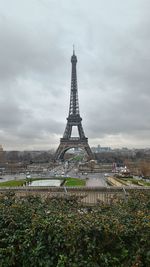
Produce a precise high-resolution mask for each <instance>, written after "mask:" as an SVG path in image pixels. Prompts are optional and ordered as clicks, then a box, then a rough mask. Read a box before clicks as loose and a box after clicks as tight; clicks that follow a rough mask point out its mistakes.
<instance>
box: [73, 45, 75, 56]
mask: <svg viewBox="0 0 150 267" xmlns="http://www.w3.org/2000/svg"><path fill="white" fill-rule="evenodd" d="M73 55H75V45H74V44H73Z"/></svg>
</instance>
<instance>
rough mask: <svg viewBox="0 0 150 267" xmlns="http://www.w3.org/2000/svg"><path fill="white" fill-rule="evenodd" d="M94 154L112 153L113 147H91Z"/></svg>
mask: <svg viewBox="0 0 150 267" xmlns="http://www.w3.org/2000/svg"><path fill="white" fill-rule="evenodd" d="M91 150H92V152H94V153H102V152H110V151H111V150H112V149H111V147H107V146H104V147H103V146H100V145H98V146H97V147H91Z"/></svg>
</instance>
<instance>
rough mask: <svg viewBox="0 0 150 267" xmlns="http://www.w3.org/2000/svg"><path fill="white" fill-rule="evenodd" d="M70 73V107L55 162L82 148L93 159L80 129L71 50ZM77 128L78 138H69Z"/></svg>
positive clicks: (73, 56) (75, 78)
mask: <svg viewBox="0 0 150 267" xmlns="http://www.w3.org/2000/svg"><path fill="white" fill-rule="evenodd" d="M71 63H72V73H71V94H70V107H69V116H68V118H67V125H66V128H65V132H64V135H63V138H61V139H60V144H59V146H58V148H57V150H56V153H55V160H57V159H61V160H63V158H64V154H65V152H66V151H67V150H69V149H70V148H82V149H84V150H85V151H86V153H87V155H88V157H89V159H93V158H94V157H93V154H92V151H91V149H90V146H89V144H88V138H87V137H85V134H84V130H83V127H82V123H81V121H82V118H81V117H80V112H79V101H78V87H77V72H76V64H77V57H76V55H75V50H74V49H73V55H72V57H71ZM73 126H76V127H77V128H78V133H79V137H71V133H72V127H73Z"/></svg>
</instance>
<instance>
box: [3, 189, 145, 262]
mask: <svg viewBox="0 0 150 267" xmlns="http://www.w3.org/2000/svg"><path fill="white" fill-rule="evenodd" d="M0 229H1V230H0V266H1V267H7V266H8V267H9V266H11V267H13V266H15V267H20V266H23V267H28V266H31V267H32V266H34V267H35V266H36V267H41V266H43V267H51V266H52V267H84V266H86V267H98V266H104V267H107V266H109V267H110V266H114V267H130V266H131V267H134V266H140V267H142V266H143V267H146V266H147V267H148V266H150V198H149V194H148V193H143V192H142V193H141V194H137V193H135V194H133V195H132V196H129V197H128V199H127V200H126V201H123V200H118V201H115V202H114V203H113V204H111V205H104V204H98V205H97V206H94V207H85V206H82V204H81V203H79V202H78V199H77V198H76V197H67V196H66V197H65V198H63V197H62V198H60V197H53V198H50V197H49V198H46V199H45V200H43V199H42V198H40V197H34V196H26V197H20V198H17V197H16V196H15V195H14V194H13V193H11V192H9V194H5V195H1V197H0Z"/></svg>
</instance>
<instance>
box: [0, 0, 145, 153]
mask: <svg viewBox="0 0 150 267" xmlns="http://www.w3.org/2000/svg"><path fill="white" fill-rule="evenodd" d="M149 10H150V2H149V1H148V0H143V1H141V0H133V1H129V0H127V1H126V2H124V3H123V2H121V1H119V0H106V1H102V0H100V1H98V0H95V1H94V2H88V3H87V1H85V0H83V1H79V0H77V1H75V2H73V1H69V0H67V1H66V0H60V1H53V0H51V1H50V0H42V1H38V0H30V1H29V0H26V1H23V2H22V1H19V0H14V1H13V3H10V1H8V0H5V1H1V3H0V55H1V56H0V140H1V141H0V143H2V145H3V146H4V148H5V149H11V148H13V149H35V148H36V149H49V148H51V147H53V146H54V147H56V146H57V145H58V143H59V138H60V137H61V136H62V134H63V131H64V128H65V124H66V117H67V115H68V109H69V93H70V76H71V75H70V72H71V71H70V68H71V64H70V56H71V53H72V44H73V43H75V44H76V53H77V56H78V65H77V67H78V85H79V86H78V87H79V99H80V111H81V117H82V118H83V126H84V129H85V133H86V134H87V136H88V137H89V141H90V143H91V144H92V145H94V144H95V145H96V144H98V143H100V144H101V145H107V144H108V145H110V146H113V147H115V146H124V145H126V146H128V147H135V146H137V147H143V146H149V144H150V138H149V136H150V115H149V106H150V88H149V86H150V75H149V69H150V53H149V46H150V19H149V18H150V16H149Z"/></svg>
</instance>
